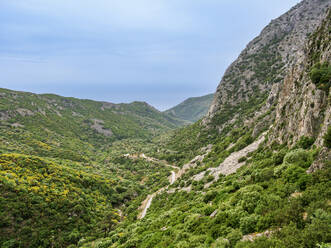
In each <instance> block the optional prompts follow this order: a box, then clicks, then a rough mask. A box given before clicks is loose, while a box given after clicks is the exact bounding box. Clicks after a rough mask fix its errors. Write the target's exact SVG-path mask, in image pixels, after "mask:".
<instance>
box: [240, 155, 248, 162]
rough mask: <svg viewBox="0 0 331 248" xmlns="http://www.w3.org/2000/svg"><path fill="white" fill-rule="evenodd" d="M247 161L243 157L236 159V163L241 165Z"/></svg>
mask: <svg viewBox="0 0 331 248" xmlns="http://www.w3.org/2000/svg"><path fill="white" fill-rule="evenodd" d="M246 160H247V158H246V157H245V156H244V157H241V158H239V159H238V163H242V162H245V161H246Z"/></svg>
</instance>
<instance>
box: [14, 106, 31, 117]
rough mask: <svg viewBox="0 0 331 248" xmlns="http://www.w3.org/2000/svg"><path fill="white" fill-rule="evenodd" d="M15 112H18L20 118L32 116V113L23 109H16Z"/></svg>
mask: <svg viewBox="0 0 331 248" xmlns="http://www.w3.org/2000/svg"><path fill="white" fill-rule="evenodd" d="M16 112H18V113H19V114H20V115H21V116H23V117H24V116H32V115H34V113H33V112H32V111H31V110H29V109H24V108H18V109H16Z"/></svg>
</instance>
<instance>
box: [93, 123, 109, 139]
mask: <svg viewBox="0 0 331 248" xmlns="http://www.w3.org/2000/svg"><path fill="white" fill-rule="evenodd" d="M92 121H93V125H92V126H91V128H93V129H94V130H96V131H97V132H98V133H101V134H103V135H105V136H107V137H110V136H112V135H113V132H112V131H111V130H109V129H105V128H104V126H103V125H102V124H104V121H103V120H98V119H93V120H92Z"/></svg>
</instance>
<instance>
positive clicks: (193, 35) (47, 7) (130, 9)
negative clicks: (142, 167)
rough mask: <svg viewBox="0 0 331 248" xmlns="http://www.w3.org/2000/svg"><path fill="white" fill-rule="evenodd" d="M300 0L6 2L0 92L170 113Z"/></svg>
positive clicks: (203, 89) (1, 14)
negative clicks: (140, 105)
mask: <svg viewBox="0 0 331 248" xmlns="http://www.w3.org/2000/svg"><path fill="white" fill-rule="evenodd" d="M298 2H299V0H275V1H270V0H0V68H1V71H0V87H3V88H10V89H15V90H24V91H31V92H35V93H56V94H60V95H64V96H74V97H79V98H90V99H95V100H105V101H110V102H131V101H134V100H140V101H147V102H148V103H150V104H152V105H153V106H155V107H157V108H159V109H161V110H164V109H166V108H168V107H171V106H173V105H176V104H177V103H179V102H181V101H182V100H184V99H185V98H187V97H191V96H200V95H204V94H207V93H212V92H214V91H215V89H216V87H217V85H218V83H219V81H220V79H221V77H222V74H223V73H224V71H225V69H226V68H227V66H228V65H229V64H230V63H231V62H232V61H233V60H234V59H235V58H236V57H237V56H238V55H239V53H240V51H241V50H242V49H243V48H244V47H245V46H246V44H247V43H248V42H249V41H250V40H251V39H252V38H254V37H255V36H257V35H258V34H259V33H260V31H261V30H262V28H263V27H264V26H265V25H266V24H268V23H269V22H270V20H271V19H274V18H276V17H278V16H279V15H281V14H283V13H284V12H286V11H287V10H289V9H290V8H291V7H292V6H294V5H295V4H296V3H298Z"/></svg>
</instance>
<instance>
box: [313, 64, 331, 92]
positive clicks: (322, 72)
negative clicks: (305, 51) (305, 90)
mask: <svg viewBox="0 0 331 248" xmlns="http://www.w3.org/2000/svg"><path fill="white" fill-rule="evenodd" d="M310 79H311V81H312V82H313V83H314V84H316V86H317V88H318V89H320V90H324V91H325V92H327V93H328V92H329V88H330V85H331V66H330V65H329V64H328V63H324V64H320V63H317V64H315V65H314V66H313V67H312V69H311V71H310Z"/></svg>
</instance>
